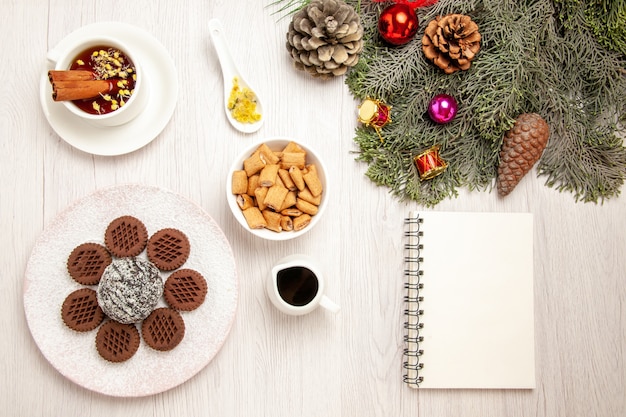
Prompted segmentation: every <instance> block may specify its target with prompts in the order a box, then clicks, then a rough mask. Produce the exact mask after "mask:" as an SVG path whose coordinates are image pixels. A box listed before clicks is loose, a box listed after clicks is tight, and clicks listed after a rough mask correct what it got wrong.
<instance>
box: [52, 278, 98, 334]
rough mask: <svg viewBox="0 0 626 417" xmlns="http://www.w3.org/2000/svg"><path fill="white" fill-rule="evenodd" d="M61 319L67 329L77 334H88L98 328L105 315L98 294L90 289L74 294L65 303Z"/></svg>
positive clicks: (83, 289) (82, 289) (80, 290)
mask: <svg viewBox="0 0 626 417" xmlns="http://www.w3.org/2000/svg"><path fill="white" fill-rule="evenodd" d="M61 318H62V319H63V322H64V323H65V324H66V325H67V327H69V328H70V329H72V330H76V331H77V332H87V331H89V330H93V329H95V328H96V327H98V326H99V325H100V323H102V320H104V313H103V312H102V309H101V308H100V306H99V305H98V299H97V296H96V292H95V291H94V290H92V289H90V288H81V289H79V290H76V291H74V292H72V293H71V294H70V295H68V296H67V297H66V298H65V301H63V305H62V306H61Z"/></svg>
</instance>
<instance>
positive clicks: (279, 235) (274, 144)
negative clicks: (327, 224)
mask: <svg viewBox="0 0 626 417" xmlns="http://www.w3.org/2000/svg"><path fill="white" fill-rule="evenodd" d="M289 142H295V143H297V144H298V145H300V147H301V148H302V149H304V150H305V151H306V154H307V156H306V164H307V165H309V164H315V166H316V167H317V173H318V176H319V178H320V181H321V182H322V186H323V192H322V201H321V203H320V205H319V208H318V212H317V214H316V215H314V216H311V222H310V223H309V225H308V226H306V227H305V228H304V229H302V230H299V231H282V232H274V231H272V230H269V229H251V228H250V227H249V226H248V223H247V222H246V219H245V217H244V216H243V213H242V211H241V209H240V208H239V206H238V205H237V196H236V195H234V194H233V193H232V183H233V175H232V174H233V172H234V171H238V170H242V169H243V161H244V160H246V159H247V158H248V157H249V156H250V155H251V154H252V153H254V151H255V150H256V149H257V148H258V147H259V146H260V145H262V144H263V143H265V144H266V145H267V146H269V148H270V149H271V150H273V151H278V150H282V149H283V148H284V147H285V146H287V144H288V143H289ZM327 176H328V171H327V169H326V166H325V165H324V163H323V162H322V160H321V159H320V157H319V154H318V153H317V152H316V151H315V150H313V149H312V148H311V147H310V146H308V145H306V144H304V143H303V142H302V141H300V140H297V139H290V138H284V137H274V138H270V139H266V140H261V141H259V142H255V143H254V144H252V145H251V146H249V147H248V148H246V149H244V150H243V151H242V152H241V153H240V154H239V155H238V156H237V157H236V158H235V160H234V161H233V164H232V165H231V167H230V169H229V170H228V175H227V176H226V199H227V201H228V206H229V207H230V211H231V212H232V213H233V216H235V219H237V221H238V222H239V224H241V226H242V227H243V228H244V229H246V230H247V231H248V232H250V233H252V234H253V235H255V236H258V237H260V238H263V239H267V240H288V239H294V238H296V237H300V236H302V235H304V234H305V233H307V232H308V231H309V230H311V229H313V227H315V225H316V224H317V223H318V222H319V221H320V220H321V218H322V216H323V215H324V212H325V211H326V206H327V205H328V197H329V190H328V180H327Z"/></svg>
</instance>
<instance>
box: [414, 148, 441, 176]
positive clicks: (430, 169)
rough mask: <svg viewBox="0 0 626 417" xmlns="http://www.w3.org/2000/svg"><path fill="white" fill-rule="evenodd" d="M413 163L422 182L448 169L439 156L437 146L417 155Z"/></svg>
mask: <svg viewBox="0 0 626 417" xmlns="http://www.w3.org/2000/svg"><path fill="white" fill-rule="evenodd" d="M413 162H414V163H415V166H416V167H417V170H418V172H419V174H420V178H421V179H422V180H429V179H431V178H434V177H436V176H437V175H439V174H441V173H443V172H444V171H445V170H446V168H448V164H447V163H446V162H445V161H444V160H443V159H441V156H439V145H434V146H432V147H431V148H429V149H427V150H425V151H424V152H422V153H421V154H419V155H417V156H416V157H415V158H414V159H413Z"/></svg>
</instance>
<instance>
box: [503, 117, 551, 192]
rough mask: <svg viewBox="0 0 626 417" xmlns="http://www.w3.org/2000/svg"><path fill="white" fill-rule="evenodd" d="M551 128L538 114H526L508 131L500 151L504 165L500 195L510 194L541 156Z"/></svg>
mask: <svg viewBox="0 0 626 417" xmlns="http://www.w3.org/2000/svg"><path fill="white" fill-rule="evenodd" d="M549 136H550V127H549V126H548V123H546V121H545V120H544V119H543V118H542V117H541V116H540V115H538V114H536V113H524V114H522V115H520V116H519V117H518V118H517V119H516V120H515V125H513V127H512V128H511V130H509V131H508V132H506V134H505V135H504V139H503V142H502V148H501V149H500V164H499V166H498V177H497V178H496V185H497V188H498V194H499V195H501V196H502V197H504V196H506V195H508V194H509V193H510V192H511V191H513V189H514V188H515V186H516V185H517V184H518V183H519V182H520V180H521V179H522V177H523V176H524V175H526V173H528V171H530V169H531V168H532V167H533V165H535V163H536V162H537V161H538V160H539V158H540V157H541V154H542V153H543V150H544V148H545V147H546V144H547V143H548V138H549Z"/></svg>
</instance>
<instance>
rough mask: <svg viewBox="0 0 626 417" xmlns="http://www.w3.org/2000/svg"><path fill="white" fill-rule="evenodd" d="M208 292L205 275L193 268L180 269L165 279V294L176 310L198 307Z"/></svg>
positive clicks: (170, 304) (167, 300) (166, 299)
mask: <svg viewBox="0 0 626 417" xmlns="http://www.w3.org/2000/svg"><path fill="white" fill-rule="evenodd" d="M206 294H207V283H206V280H205V279H204V277H203V276H202V275H201V274H200V273H199V272H197V271H194V270H193V269H180V270H178V271H176V272H174V273H172V274H171V275H170V276H169V278H168V279H167V280H166V281H165V286H164V288H163V295H164V296H165V301H166V302H167V304H169V306H170V307H172V308H174V309H176V310H183V311H191V310H195V309H196V308H198V307H199V306H200V305H201V304H202V303H203V302H204V299H205V297H206Z"/></svg>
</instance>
